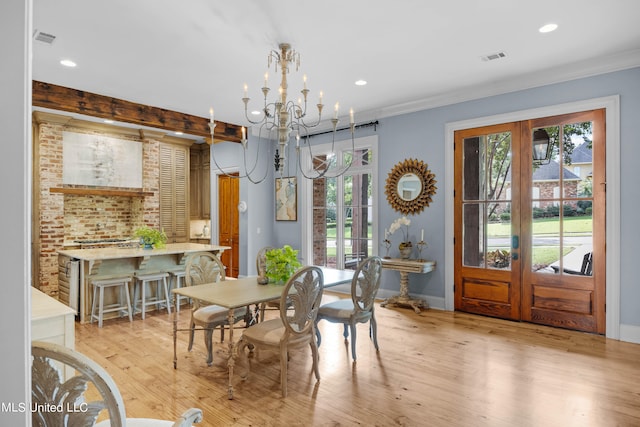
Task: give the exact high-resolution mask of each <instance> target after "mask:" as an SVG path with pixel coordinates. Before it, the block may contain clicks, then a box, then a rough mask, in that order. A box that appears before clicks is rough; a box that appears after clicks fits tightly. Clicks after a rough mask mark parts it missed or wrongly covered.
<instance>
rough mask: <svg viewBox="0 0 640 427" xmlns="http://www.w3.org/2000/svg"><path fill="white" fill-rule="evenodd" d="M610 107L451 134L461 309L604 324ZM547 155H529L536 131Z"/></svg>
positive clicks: (593, 328) (597, 328) (600, 328)
mask: <svg viewBox="0 0 640 427" xmlns="http://www.w3.org/2000/svg"><path fill="white" fill-rule="evenodd" d="M604 118H605V112H604V110H594V111H587V112H580V113H574V114H567V115H562V116H554V117H546V118H539V119H533V120H527V121H522V122H518V123H508V124H501V125H495V126H488V127H483V128H476V129H468V130H463V131H458V132H456V133H455V147H454V153H455V157H454V158H455V164H454V168H455V174H454V175H455V193H454V207H455V229H454V237H455V242H454V275H455V278H454V283H455V288H454V294H455V309H456V310H461V311H467V312H471V313H477V314H484V315H489V316H495V317H501V318H505V319H513V320H524V321H528V322H533V323H540V324H544V325H551V326H558V327H564V328H569V329H574V330H581V331H587V332H595V333H600V334H603V333H605V290H606V282H605V265H606V264H605V218H606V209H605V208H606V202H605V198H606V185H605V146H606V145H605V123H604ZM539 130H544V131H545V132H546V134H547V136H548V139H549V142H550V144H551V147H552V149H551V151H550V153H551V154H550V156H549V157H548V158H547V159H546V160H544V161H539V160H533V140H534V137H533V136H534V132H536V131H539Z"/></svg>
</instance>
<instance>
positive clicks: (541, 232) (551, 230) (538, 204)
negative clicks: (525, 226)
mask: <svg viewBox="0 0 640 427" xmlns="http://www.w3.org/2000/svg"><path fill="white" fill-rule="evenodd" d="M553 211H555V209H553V205H552V204H547V202H543V201H540V200H539V198H536V197H535V192H534V198H533V201H532V223H531V243H532V247H531V270H532V271H536V272H538V273H551V274H554V273H555V272H556V271H557V268H558V261H559V259H560V221H558V217H557V216H550V214H549V212H553Z"/></svg>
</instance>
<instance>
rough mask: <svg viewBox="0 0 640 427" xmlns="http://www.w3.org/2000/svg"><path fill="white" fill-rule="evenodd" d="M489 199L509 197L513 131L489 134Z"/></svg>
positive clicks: (487, 155)
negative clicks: (507, 190)
mask: <svg viewBox="0 0 640 427" xmlns="http://www.w3.org/2000/svg"><path fill="white" fill-rule="evenodd" d="M486 161H487V170H488V171H489V173H490V176H489V179H488V182H487V184H488V188H487V199H488V200H505V199H507V192H506V189H507V188H508V187H509V185H508V183H509V177H510V176H511V132H501V133H495V134H491V135H487V154H486Z"/></svg>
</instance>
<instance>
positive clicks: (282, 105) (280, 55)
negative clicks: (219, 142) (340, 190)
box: [209, 43, 355, 184]
mask: <svg viewBox="0 0 640 427" xmlns="http://www.w3.org/2000/svg"><path fill="white" fill-rule="evenodd" d="M272 65H273V66H274V69H275V72H276V73H278V70H279V71H280V74H281V80H280V85H279V87H278V94H277V96H276V97H275V99H274V100H272V101H269V99H268V96H269V92H270V91H271V89H270V88H269V85H268V83H269V81H268V78H269V75H268V72H267V73H266V74H265V76H264V86H263V87H262V89H261V90H262V94H263V96H264V101H263V105H262V107H261V109H260V111H259V113H258V115H259V116H261V117H260V118H259V119H253V120H252V119H251V118H250V117H249V101H250V100H251V98H249V97H248V88H247V85H246V84H245V85H244V96H243V98H242V102H243V103H244V114H245V118H246V120H247V121H248V122H249V123H250V124H251V125H255V126H257V127H258V131H257V132H256V133H257V138H258V141H257V143H256V144H258V145H257V148H256V150H255V151H256V154H255V158H254V159H253V161H251V160H248V159H247V157H248V155H250V154H249V142H248V139H247V132H246V129H245V127H242V138H241V144H242V153H243V163H244V171H243V172H241V173H240V174H238V175H228V174H226V173H225V172H224V171H223V168H221V167H220V166H219V165H218V162H217V160H216V158H215V153H214V151H215V150H214V149H213V146H212V147H211V151H212V159H213V162H214V164H215V166H216V167H217V168H218V170H219V171H220V173H222V174H225V175H228V176H233V177H237V178H244V177H246V178H248V179H249V181H250V182H252V183H255V184H257V183H260V182H262V181H264V179H265V178H266V177H267V171H268V166H265V167H262V168H258V165H259V163H260V161H261V160H262V159H266V161H267V162H268V161H269V158H268V156H262V157H261V156H260V148H261V147H262V146H263V145H270V144H273V143H274V141H275V142H276V144H275V154H274V157H273V166H274V168H275V173H276V174H279V175H280V176H283V175H285V174H286V175H289V174H290V169H289V168H288V166H289V165H288V164H287V160H288V159H287V155H288V153H289V152H290V151H291V150H290V142H291V143H292V144H293V142H292V141H295V157H296V162H295V164H294V166H295V167H297V168H298V170H299V171H300V173H301V175H302V176H303V177H304V178H307V179H318V178H323V177H325V178H330V177H337V176H340V175H342V174H344V173H345V172H346V171H347V170H348V169H349V168H350V167H351V164H352V163H353V160H354V156H355V142H354V130H355V122H354V115H353V109H351V110H350V111H349V126H348V127H347V128H345V129H338V128H337V126H338V123H339V120H338V111H339V104H338V103H336V104H335V107H334V113H333V117H332V118H331V130H330V131H329V132H331V133H332V134H333V137H332V143H331V150H330V152H329V153H323V154H319V155H318V153H316V154H315V155H314V153H313V148H312V145H311V144H310V137H311V136H313V135H312V134H311V133H310V132H311V131H312V130H313V129H314V128H317V127H318V126H319V125H320V124H321V123H322V110H323V107H324V104H322V96H323V95H322V92H320V96H319V98H318V103H317V104H316V108H317V113H318V117H317V119H316V120H312V119H310V118H309V116H308V114H307V98H308V95H309V92H310V91H309V89H307V77H306V75H304V76H303V89H302V90H301V91H300V93H301V94H302V96H301V97H300V98H298V100H297V102H296V101H293V100H289V99H288V88H289V85H288V82H287V75H288V74H289V71H290V69H291V67H292V66H293V65H295V70H296V71H298V70H299V67H300V54H299V53H298V52H296V51H295V50H293V49H292V48H291V46H290V45H289V44H288V43H281V44H280V45H279V50H278V51H276V50H272V51H271V52H270V53H269V55H268V57H267V69H270V68H271V66H272ZM210 113H211V119H210V121H209V128H210V131H211V139H212V141H213V131H214V128H215V126H216V125H215V122H214V120H213V110H211V111H210ZM310 113H311V111H309V115H310ZM307 120H309V121H311V122H308V121H307ZM339 130H350V133H351V147H350V149H349V152H348V153H346V155H345V156H344V158H345V159H348V161H344V162H343V164H341V165H338V164H337V161H336V158H335V135H336V132H337V131H339ZM256 133H254V135H255V134H256ZM303 159H304V160H303ZM259 169H260V170H261V169H264V172H263V175H262V176H259V172H257V170H259ZM257 175H258V176H257Z"/></svg>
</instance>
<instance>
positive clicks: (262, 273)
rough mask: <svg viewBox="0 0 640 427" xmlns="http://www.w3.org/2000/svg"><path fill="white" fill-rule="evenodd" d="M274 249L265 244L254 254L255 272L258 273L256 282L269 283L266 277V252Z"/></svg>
mask: <svg viewBox="0 0 640 427" xmlns="http://www.w3.org/2000/svg"><path fill="white" fill-rule="evenodd" d="M272 249H275V248H274V247H273V246H265V247H264V248H262V249H260V250H259V251H258V254H257V255H256V273H257V274H258V283H261V284H266V283H269V279H268V278H267V252H269V251H270V250H272Z"/></svg>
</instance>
